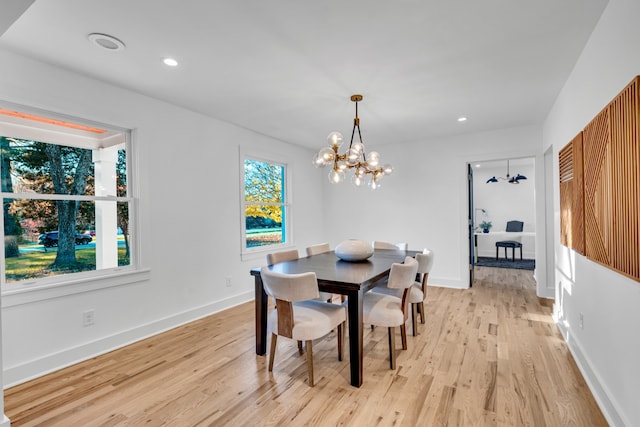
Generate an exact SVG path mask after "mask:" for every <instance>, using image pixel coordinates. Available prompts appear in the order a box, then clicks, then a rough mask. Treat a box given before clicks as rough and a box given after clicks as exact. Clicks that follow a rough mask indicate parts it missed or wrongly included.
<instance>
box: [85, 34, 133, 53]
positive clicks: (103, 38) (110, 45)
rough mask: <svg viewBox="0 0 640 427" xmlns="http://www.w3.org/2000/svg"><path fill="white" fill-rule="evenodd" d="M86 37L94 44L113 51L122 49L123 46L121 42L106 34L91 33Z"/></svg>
mask: <svg viewBox="0 0 640 427" xmlns="http://www.w3.org/2000/svg"><path fill="white" fill-rule="evenodd" d="M87 37H88V38H89V40H90V41H91V42H92V43H93V44H95V45H96V46H98V47H101V48H103V49H107V50H110V51H113V52H116V51H119V50H123V49H124V47H125V46H124V43H123V42H121V41H120V40H118V39H117V38H115V37H113V36H110V35H108V34H100V33H91V34H89V35H88V36H87Z"/></svg>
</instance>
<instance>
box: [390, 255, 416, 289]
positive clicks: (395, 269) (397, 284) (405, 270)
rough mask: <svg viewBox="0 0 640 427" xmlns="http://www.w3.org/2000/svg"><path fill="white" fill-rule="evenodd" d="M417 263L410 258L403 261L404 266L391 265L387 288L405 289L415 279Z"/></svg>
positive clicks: (395, 263)
mask: <svg viewBox="0 0 640 427" xmlns="http://www.w3.org/2000/svg"><path fill="white" fill-rule="evenodd" d="M417 272H418V261H416V260H415V259H413V258H411V257H410V256H408V257H406V258H405V259H404V264H400V263H397V262H394V263H393V264H391V272H390V273H389V281H388V282H387V287H389V288H393V289H407V288H408V287H410V286H411V285H412V284H413V282H414V281H415V279H416V273H417Z"/></svg>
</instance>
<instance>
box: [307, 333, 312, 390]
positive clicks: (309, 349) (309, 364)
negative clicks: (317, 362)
mask: <svg viewBox="0 0 640 427" xmlns="http://www.w3.org/2000/svg"><path fill="white" fill-rule="evenodd" d="M307 370H308V371H309V386H311V387H313V349H312V344H311V340H309V341H307Z"/></svg>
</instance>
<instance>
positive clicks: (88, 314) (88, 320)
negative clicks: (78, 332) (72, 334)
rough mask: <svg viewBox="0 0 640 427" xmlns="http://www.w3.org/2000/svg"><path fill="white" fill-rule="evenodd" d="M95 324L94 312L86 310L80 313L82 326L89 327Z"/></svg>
mask: <svg viewBox="0 0 640 427" xmlns="http://www.w3.org/2000/svg"><path fill="white" fill-rule="evenodd" d="M95 322H96V312H95V310H87V311H83V312H82V326H91V325H93V324H94V323H95Z"/></svg>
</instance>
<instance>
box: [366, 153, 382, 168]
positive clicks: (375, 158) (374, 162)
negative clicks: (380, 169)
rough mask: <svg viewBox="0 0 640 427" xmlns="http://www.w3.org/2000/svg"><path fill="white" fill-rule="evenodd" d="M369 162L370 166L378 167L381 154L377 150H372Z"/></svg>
mask: <svg viewBox="0 0 640 427" xmlns="http://www.w3.org/2000/svg"><path fill="white" fill-rule="evenodd" d="M367 163H368V164H369V166H372V167H374V168H375V167H377V166H378V164H379V163H380V154H379V153H378V152H377V151H372V152H370V153H369V155H368V156H367Z"/></svg>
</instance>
